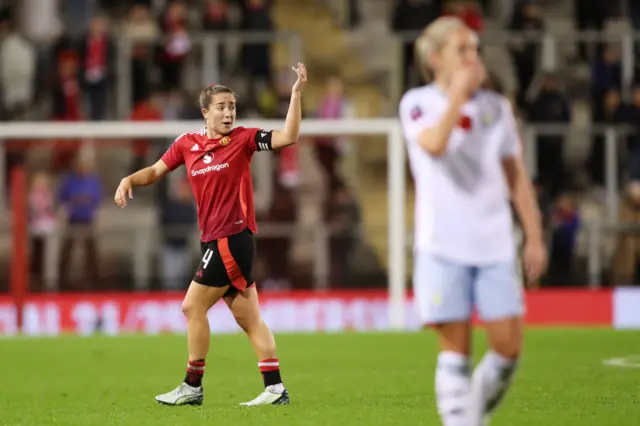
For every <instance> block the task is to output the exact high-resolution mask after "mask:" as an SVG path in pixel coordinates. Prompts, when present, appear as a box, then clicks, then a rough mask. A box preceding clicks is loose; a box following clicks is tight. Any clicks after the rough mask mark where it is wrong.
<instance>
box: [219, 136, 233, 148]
mask: <svg viewBox="0 0 640 426" xmlns="http://www.w3.org/2000/svg"><path fill="white" fill-rule="evenodd" d="M230 142H231V138H230V137H229V136H225V137H223V138H222V139H220V145H222V146H227V145H229V143H230Z"/></svg>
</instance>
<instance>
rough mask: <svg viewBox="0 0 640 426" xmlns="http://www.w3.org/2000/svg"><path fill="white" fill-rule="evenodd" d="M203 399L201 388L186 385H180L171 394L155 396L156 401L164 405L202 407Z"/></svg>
mask: <svg viewBox="0 0 640 426" xmlns="http://www.w3.org/2000/svg"><path fill="white" fill-rule="evenodd" d="M203 399H204V393H203V390H202V386H200V387H197V388H194V387H193V386H189V385H188V384H186V383H182V384H180V386H178V387H177V388H175V389H174V390H172V391H171V392H167V393H165V394H162V395H158V396H156V401H158V402H159V403H160V404H164V405H202V400H203Z"/></svg>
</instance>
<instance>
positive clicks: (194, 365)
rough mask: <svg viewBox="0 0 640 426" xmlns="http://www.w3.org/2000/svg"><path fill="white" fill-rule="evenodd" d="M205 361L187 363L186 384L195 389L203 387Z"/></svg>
mask: <svg viewBox="0 0 640 426" xmlns="http://www.w3.org/2000/svg"><path fill="white" fill-rule="evenodd" d="M204 367H205V362H204V359H198V360H195V361H189V362H187V375H186V377H185V378H184V382H185V383H186V384H188V385H189V386H193V387H194V388H199V387H200V386H202V376H203V375H204Z"/></svg>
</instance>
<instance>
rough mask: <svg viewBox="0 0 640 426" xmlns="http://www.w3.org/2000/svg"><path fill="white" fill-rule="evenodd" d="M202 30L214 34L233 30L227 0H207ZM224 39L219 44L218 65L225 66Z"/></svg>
mask: <svg viewBox="0 0 640 426" xmlns="http://www.w3.org/2000/svg"><path fill="white" fill-rule="evenodd" d="M202 28H204V29H205V30H206V31H210V32H213V33H221V32H224V31H228V30H229V29H230V28H231V24H230V22H229V3H228V2H227V0H207V1H206V3H205V5H204V13H203V15H202ZM224 45H225V43H224V39H220V40H219V43H218V64H219V66H220V67H221V68H224V66H225V63H226V61H225V48H224Z"/></svg>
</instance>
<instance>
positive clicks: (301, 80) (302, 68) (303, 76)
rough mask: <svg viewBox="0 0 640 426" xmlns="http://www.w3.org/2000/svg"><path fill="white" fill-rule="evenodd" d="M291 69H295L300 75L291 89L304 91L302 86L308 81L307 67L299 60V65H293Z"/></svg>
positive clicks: (296, 91) (295, 91) (294, 91)
mask: <svg viewBox="0 0 640 426" xmlns="http://www.w3.org/2000/svg"><path fill="white" fill-rule="evenodd" d="M291 69H292V70H294V71H295V73H296V75H297V76H298V79H297V80H296V82H295V83H294V85H293V88H292V89H291V91H292V92H293V93H300V92H302V88H303V87H304V84H305V83H306V82H307V69H306V68H305V66H304V64H303V63H302V62H298V66H297V67H291Z"/></svg>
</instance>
